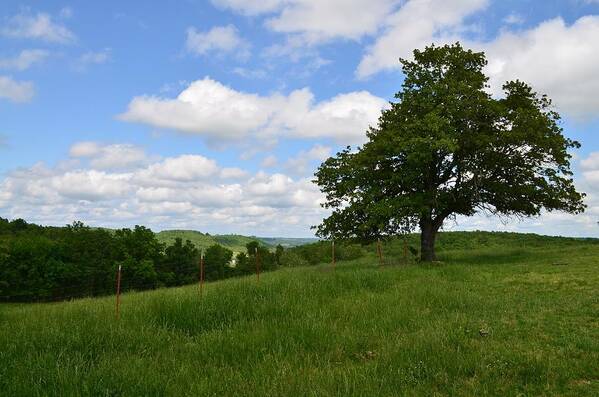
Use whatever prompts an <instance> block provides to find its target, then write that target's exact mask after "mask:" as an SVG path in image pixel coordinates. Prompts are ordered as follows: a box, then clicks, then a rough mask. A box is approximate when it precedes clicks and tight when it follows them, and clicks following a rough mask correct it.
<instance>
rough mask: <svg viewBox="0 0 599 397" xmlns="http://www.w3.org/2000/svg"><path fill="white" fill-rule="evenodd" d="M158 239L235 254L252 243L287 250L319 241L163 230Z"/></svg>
mask: <svg viewBox="0 0 599 397" xmlns="http://www.w3.org/2000/svg"><path fill="white" fill-rule="evenodd" d="M156 237H157V238H158V241H160V242H162V243H166V244H167V245H170V244H172V243H173V242H174V241H175V239H176V238H177V237H179V238H181V239H182V240H183V241H185V240H189V241H191V242H192V243H193V244H194V245H195V246H196V247H198V248H200V249H206V248H208V247H210V246H211V245H213V244H220V245H222V246H224V247H227V248H229V249H230V250H232V251H234V252H243V251H245V246H246V244H247V243H249V242H251V241H260V242H262V243H263V244H265V245H267V246H269V247H275V246H277V244H281V245H282V246H283V247H285V248H289V247H297V246H299V245H303V244H309V243H314V242H316V241H318V240H317V239H315V238H285V237H256V236H242V235H240V234H214V235H211V234H208V233H202V232H198V231H196V230H163V231H161V232H159V233H156Z"/></svg>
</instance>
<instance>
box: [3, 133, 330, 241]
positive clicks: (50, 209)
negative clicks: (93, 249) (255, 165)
mask: <svg viewBox="0 0 599 397" xmlns="http://www.w3.org/2000/svg"><path fill="white" fill-rule="evenodd" d="M121 145H122V146H130V145H126V144H121ZM103 147H104V146H103V145H99V144H95V145H94V144H90V143H87V144H83V143H80V144H77V145H74V146H73V147H72V148H71V155H77V156H88V157H89V156H96V155H98V153H100V152H101V151H102V148H103ZM72 167H79V165H77V164H72ZM248 175H249V173H248V172H247V171H245V170H241V169H239V168H221V167H219V166H218V165H217V164H216V162H215V161H214V160H212V159H208V158H205V157H203V156H199V155H181V156H178V157H169V158H166V159H163V160H162V161H158V162H154V163H152V164H149V165H147V166H138V167H136V168H133V169H130V170H128V171H127V172H119V171H99V170H96V169H93V168H68V167H67V168H63V167H54V168H48V167H46V166H44V165H43V164H36V165H34V166H32V167H30V168H25V169H18V170H13V171H9V172H8V173H7V174H6V177H5V178H4V179H0V208H3V213H4V214H5V216H8V217H11V218H14V217H24V218H26V219H27V220H30V221H33V222H43V223H51V224H65V223H70V222H71V221H72V220H74V219H80V220H83V221H85V222H88V223H91V224H93V225H102V226H109V227H110V226H116V227H123V226H127V225H131V224H145V225H148V226H151V227H159V228H165V227H169V228H175V227H179V228H180V227H185V228H195V229H203V230H217V231H220V232H225V231H228V232H245V233H247V234H257V233H258V234H286V235H294V234H296V235H297V233H301V235H306V233H307V229H306V225H310V224H313V223H318V222H319V221H320V219H321V218H322V214H323V210H322V209H321V208H320V206H319V203H320V200H321V199H322V197H321V195H320V193H319V192H318V189H317V188H316V187H315V186H313V185H312V184H311V183H310V182H309V181H307V180H305V179H298V180H294V179H292V178H290V177H288V176H286V175H284V174H272V175H270V174H266V173H258V174H255V175H253V176H251V177H249V178H248V177H247V176H248ZM231 178H233V179H240V181H234V182H231V181H230V179H231ZM15 197H18V198H19V199H18V200H15ZM300 220H301V221H302V222H303V223H302V222H300ZM294 230H295V231H296V232H295V233H294Z"/></svg>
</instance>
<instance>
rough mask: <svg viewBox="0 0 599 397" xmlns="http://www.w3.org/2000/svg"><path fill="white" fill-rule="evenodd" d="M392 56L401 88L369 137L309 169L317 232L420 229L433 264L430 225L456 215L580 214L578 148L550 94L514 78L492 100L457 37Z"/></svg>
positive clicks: (476, 60) (434, 227) (338, 234)
mask: <svg viewBox="0 0 599 397" xmlns="http://www.w3.org/2000/svg"><path fill="white" fill-rule="evenodd" d="M400 61H401V63H402V69H403V73H404V75H405V79H404V82H403V84H402V89H401V91H399V92H398V93H397V94H396V96H395V97H396V99H397V101H396V102H394V103H391V104H390V108H389V109H387V110H384V111H383V112H382V115H381V117H380V119H379V122H378V126H377V127H376V128H373V127H371V128H370V130H369V131H368V132H367V137H368V141H367V143H365V144H364V145H363V146H362V147H358V148H356V149H352V148H351V147H347V148H346V149H345V150H343V151H341V152H339V153H337V155H336V156H334V157H331V158H329V159H327V160H326V161H325V162H324V163H323V164H322V165H321V166H320V167H319V169H318V171H317V172H316V180H315V182H316V183H317V184H318V185H319V186H320V188H321V190H322V191H323V192H324V193H325V194H326V198H327V200H326V203H325V204H324V206H325V207H326V208H330V209H332V213H331V215H330V216H329V217H328V218H326V219H324V221H323V223H322V224H321V225H320V226H318V232H317V233H318V235H319V236H321V237H328V238H359V239H374V238H378V237H382V236H389V235H394V234H398V233H402V232H408V231H412V230H415V229H416V228H418V227H419V229H420V232H421V259H422V260H424V261H432V260H435V259H436V257H435V237H436V234H437V232H438V230H439V229H440V228H441V227H442V225H443V222H444V221H446V220H447V219H450V218H453V217H455V216H456V215H465V216H471V215H474V214H475V213H477V212H479V211H483V212H486V213H490V214H494V215H505V216H515V217H527V216H534V215H538V214H540V212H541V210H542V209H543V208H544V209H545V210H548V211H553V210H561V211H566V212H570V213H578V212H582V211H584V208H585V205H584V204H583V197H584V194H581V193H579V192H577V191H576V189H575V187H574V184H573V181H572V172H571V171H570V158H571V155H570V154H569V153H568V150H569V149H571V148H578V147H580V144H579V143H578V142H576V141H573V140H571V139H568V138H565V137H564V136H563V135H562V128H561V127H560V116H559V114H558V113H557V112H556V111H555V110H554V108H553V107H552V104H551V100H550V99H549V98H547V97H546V96H545V95H538V94H537V93H536V92H534V91H533V89H532V88H531V87H530V86H528V85H527V84H525V83H523V82H521V81H509V82H506V83H505V85H504V86H503V90H504V95H503V96H502V97H501V98H495V97H492V96H491V95H490V94H489V92H488V85H487V81H488V78H487V77H486V76H485V74H484V67H485V65H486V64H487V61H486V58H485V55H484V53H482V52H473V51H471V50H465V49H464V48H462V46H461V45H460V44H459V43H456V44H454V45H445V46H442V47H437V46H430V47H427V48H426V49H424V50H422V51H419V50H415V51H414V59H413V60H405V59H401V60H400Z"/></svg>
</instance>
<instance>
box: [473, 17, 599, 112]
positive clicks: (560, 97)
mask: <svg viewBox="0 0 599 397" xmlns="http://www.w3.org/2000/svg"><path fill="white" fill-rule="evenodd" d="M598 37H599V16H586V17H582V18H580V19H578V20H577V21H576V22H574V23H573V24H572V25H569V26H568V25H566V23H565V22H564V21H563V20H562V19H561V18H555V19H552V20H549V21H545V22H543V23H541V24H540V25H538V26H536V27H534V28H531V29H529V30H525V31H518V32H511V31H505V32H503V33H502V34H500V35H499V37H497V38H496V39H494V40H493V41H491V42H489V43H473V44H472V45H473V46H476V47H478V48H481V49H483V50H485V51H486V53H487V57H488V59H489V65H488V67H487V72H488V74H489V75H490V77H491V80H490V84H491V87H492V90H493V92H494V93H496V94H497V93H499V92H501V85H502V84H503V83H504V82H505V81H507V80H511V79H516V78H517V79H520V80H523V81H525V82H527V83H529V84H531V85H532V86H533V88H534V89H535V90H536V91H538V92H540V93H545V94H547V95H549V97H550V98H552V99H553V100H554V104H555V105H556V106H557V109H558V110H561V111H565V112H566V113H568V114H569V115H572V116H575V117H580V118H585V117H597V114H599V96H598V95H597V92H599V74H598V73H597V70H599V40H597V38H598Z"/></svg>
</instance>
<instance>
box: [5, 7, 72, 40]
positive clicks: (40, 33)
mask: <svg viewBox="0 0 599 397" xmlns="http://www.w3.org/2000/svg"><path fill="white" fill-rule="evenodd" d="M0 33H1V34H2V35H4V36H7V37H14V38H26V39H38V40H43V41H46V42H50V43H58V44H68V43H72V42H74V41H75V40H76V36H75V34H74V33H73V32H71V31H70V30H69V29H67V28H66V27H65V26H63V25H61V24H60V23H56V22H54V21H53V19H52V16H50V15H49V14H46V13H42V12H40V13H37V14H32V13H29V12H22V13H20V14H17V15H15V16H13V17H11V18H9V19H8V21H7V23H6V24H5V25H4V27H2V28H0Z"/></svg>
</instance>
